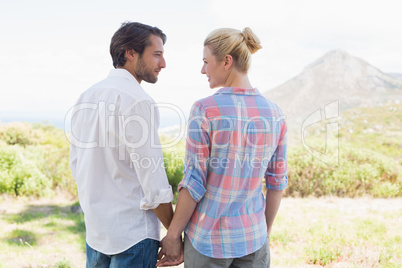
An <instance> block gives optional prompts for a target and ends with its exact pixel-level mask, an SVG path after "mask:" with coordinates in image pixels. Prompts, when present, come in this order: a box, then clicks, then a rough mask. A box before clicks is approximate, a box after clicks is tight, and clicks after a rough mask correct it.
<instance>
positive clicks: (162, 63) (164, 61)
mask: <svg viewBox="0 0 402 268" xmlns="http://www.w3.org/2000/svg"><path fill="white" fill-rule="evenodd" d="M159 67H161V68H166V60H165V58H164V57H162V60H161V62H160V63H159Z"/></svg>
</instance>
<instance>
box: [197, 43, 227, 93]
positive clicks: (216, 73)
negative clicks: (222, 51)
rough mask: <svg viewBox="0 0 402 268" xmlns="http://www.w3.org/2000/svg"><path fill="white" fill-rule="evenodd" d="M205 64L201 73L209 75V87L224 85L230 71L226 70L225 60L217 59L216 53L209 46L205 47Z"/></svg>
mask: <svg viewBox="0 0 402 268" xmlns="http://www.w3.org/2000/svg"><path fill="white" fill-rule="evenodd" d="M202 60H203V61H204V65H202V69H201V73H202V74H205V75H206V76H207V77H208V82H209V87H210V88H216V87H221V86H224V85H225V83H226V80H227V78H228V73H227V72H225V62H224V61H221V62H218V61H216V58H215V56H214V55H212V52H211V50H210V49H209V47H208V46H205V47H204V54H203V59H202Z"/></svg>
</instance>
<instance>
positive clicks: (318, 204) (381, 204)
mask: <svg viewBox="0 0 402 268" xmlns="http://www.w3.org/2000/svg"><path fill="white" fill-rule="evenodd" d="M0 199H2V200H1V201H2V203H1V208H2V209H5V211H3V212H2V213H1V214H0V230H1V231H0V252H1V254H0V267H84V266H85V225H84V217H83V215H82V214H75V213H73V212H72V211H71V206H73V205H74V203H73V202H72V201H69V200H65V199H60V197H59V199H56V201H55V199H54V198H53V199H46V198H41V199H40V200H32V199H29V198H26V197H25V198H24V197H18V198H6V197H2V196H0ZM401 217H402V199H401V198H394V199H370V198H354V199H350V198H334V197H332V198H329V197H324V198H313V197H309V198H285V199H283V201H282V204H281V208H280V210H279V212H278V215H277V218H276V219H275V223H274V226H273V230H272V233H271V238H270V245H271V258H272V265H271V266H272V267H317V266H321V267H361V268H366V267H384V268H385V267H395V268H396V267H401V266H402V248H401V247H400V245H401V242H402V229H401V228H400V219H401ZM163 232H166V230H162V236H163ZM181 267H183V266H181Z"/></svg>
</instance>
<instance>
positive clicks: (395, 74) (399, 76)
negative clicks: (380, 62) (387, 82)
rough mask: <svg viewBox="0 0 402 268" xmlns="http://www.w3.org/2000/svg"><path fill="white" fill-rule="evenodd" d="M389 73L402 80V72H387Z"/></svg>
mask: <svg viewBox="0 0 402 268" xmlns="http://www.w3.org/2000/svg"><path fill="white" fill-rule="evenodd" d="M387 75H389V76H391V77H394V78H397V79H400V80H402V74H400V73H387Z"/></svg>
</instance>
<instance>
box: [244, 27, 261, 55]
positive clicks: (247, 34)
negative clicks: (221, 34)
mask: <svg viewBox="0 0 402 268" xmlns="http://www.w3.org/2000/svg"><path fill="white" fill-rule="evenodd" d="M242 35H243V37H244V40H245V42H246V45H247V47H248V49H249V50H250V52H251V54H254V53H255V52H257V51H258V50H259V49H261V48H262V46H261V42H260V39H259V38H258V37H257V36H256V35H255V34H254V33H253V31H251V29H250V28H249V27H246V28H244V29H243V31H242Z"/></svg>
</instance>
